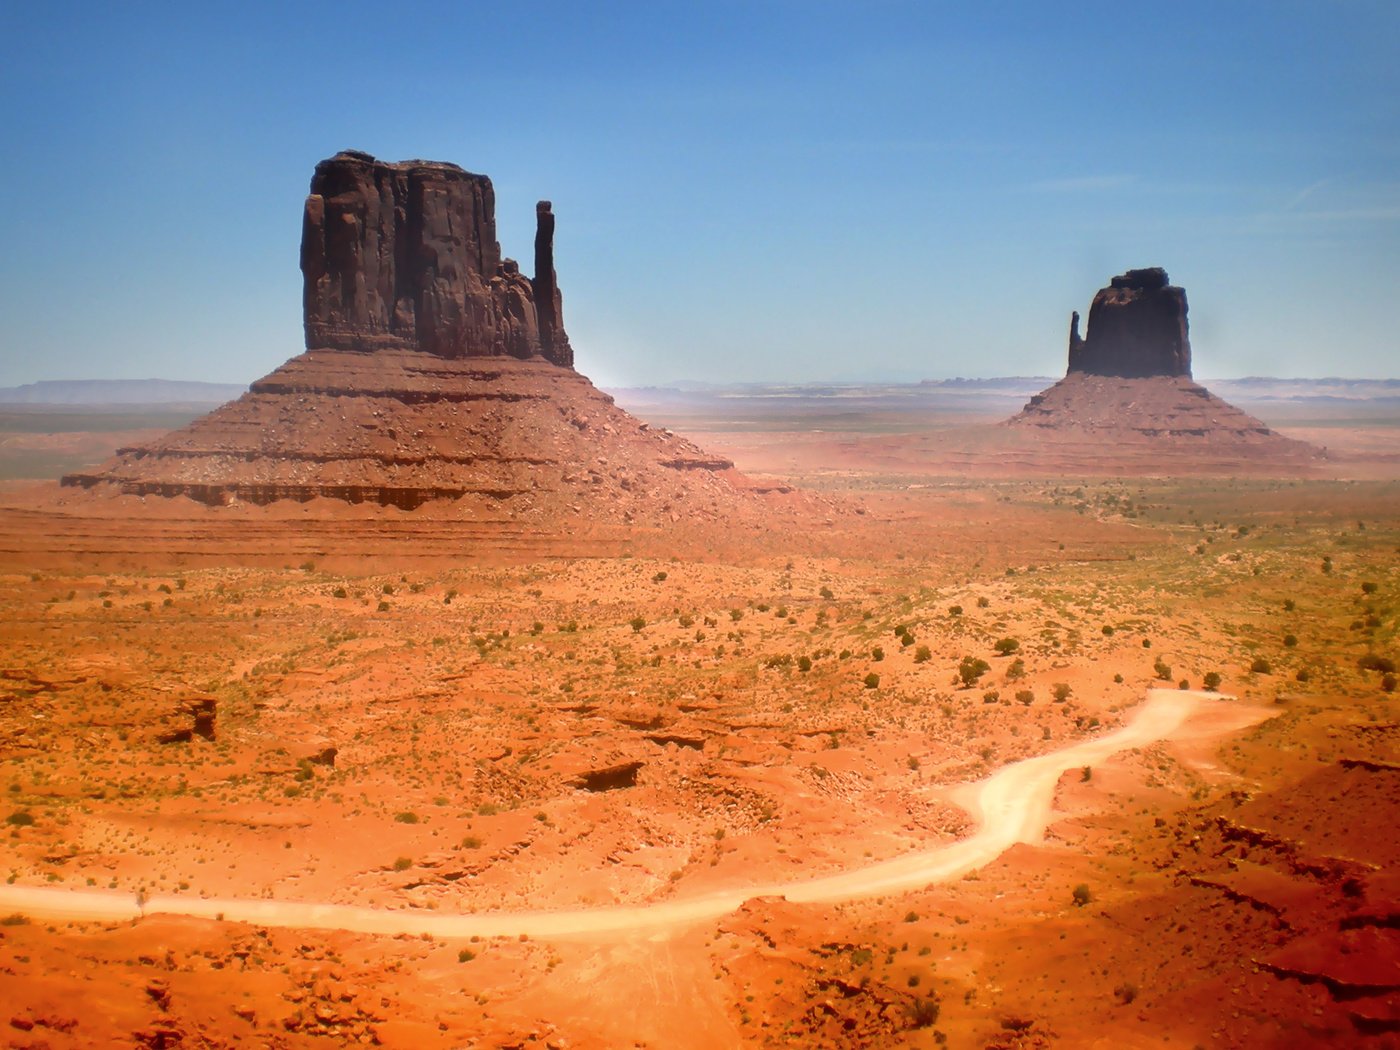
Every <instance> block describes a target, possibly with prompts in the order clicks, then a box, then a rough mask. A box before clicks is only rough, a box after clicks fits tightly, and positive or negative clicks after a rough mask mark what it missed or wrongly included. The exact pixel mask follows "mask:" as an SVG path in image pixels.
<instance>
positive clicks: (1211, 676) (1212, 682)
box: [1201, 671, 1221, 692]
mask: <svg viewBox="0 0 1400 1050" xmlns="http://www.w3.org/2000/svg"><path fill="white" fill-rule="evenodd" d="M1220 681H1221V679H1220V672H1219V671H1207V672H1206V675H1205V677H1204V678H1202V679H1201V685H1202V686H1203V687H1204V688H1206V689H1209V690H1210V691H1211V692H1215V690H1217V689H1219V688H1220Z"/></svg>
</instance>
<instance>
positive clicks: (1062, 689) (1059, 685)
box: [1050, 682, 1074, 704]
mask: <svg viewBox="0 0 1400 1050" xmlns="http://www.w3.org/2000/svg"><path fill="white" fill-rule="evenodd" d="M1073 692H1074V690H1073V689H1071V688H1070V687H1069V683H1068V682H1056V683H1055V685H1054V686H1053V687H1052V688H1051V690H1050V694H1051V695H1052V696H1053V697H1054V698H1055V703H1057V704H1063V703H1064V702H1065V701H1066V700H1068V699H1069V698H1070V694H1072V693H1073Z"/></svg>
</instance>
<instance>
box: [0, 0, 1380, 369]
mask: <svg viewBox="0 0 1400 1050" xmlns="http://www.w3.org/2000/svg"><path fill="white" fill-rule="evenodd" d="M105 6H106V8H107V9H106V10H103V9H101V5H96V4H90V3H84V4H76V5H64V4H62V3H45V4H18V3H12V4H3V5H0V49H2V51H0V54H3V60H2V61H0V141H3V142H4V143H5V156H4V159H3V162H2V163H0V245H3V251H2V252H0V385H9V384H15V383H22V382H29V381H33V380H37V379H59V378H145V377H151V376H158V377H163V378H173V379H208V380H217V381H225V382H246V381H250V380H252V379H254V378H256V377H257V376H259V375H262V374H264V373H266V372H267V371H269V370H270V369H272V368H274V367H276V366H277V365H278V364H280V363H281V362H282V361H283V360H285V359H286V358H287V357H289V356H291V355H293V354H295V353H297V352H298V351H299V350H300V349H301V317H300V294H301V276H300V273H299V271H298V269H297V258H298V256H297V242H298V239H299V237H300V229H301V227H300V215H301V206H302V200H303V198H304V196H305V193H306V189H307V185H308V182H309V180H310V177H311V171H312V169H313V167H314V166H315V164H316V162H317V161H318V160H320V159H322V158H324V157H327V156H330V155H331V154H333V153H335V152H336V151H337V150H340V149H343V148H355V149H362V150H367V151H369V152H371V153H374V154H375V155H377V156H380V157H383V158H385V159H388V160H400V159H405V158H409V157H426V158H431V159H435V160H450V161H454V162H456V163H459V164H461V165H462V166H463V167H466V168H469V169H471V170H473V171H479V172H484V173H486V174H488V175H490V176H491V177H492V179H493V181H494V182H495V185H496V197H497V209H498V222H499V229H500V236H501V241H502V248H503V250H504V251H505V253H506V254H507V255H511V256H515V257H517V258H521V259H523V260H526V261H527V266H528V259H529V258H530V253H531V245H532V237H533V222H534V203H535V201H536V200H537V199H541V198H548V199H551V200H553V201H554V206H555V207H554V210H555V212H556V214H557V215H558V217H559V219H558V222H559V227H558V235H557V243H556V257H557V267H558V271H559V277H560V284H561V287H562V288H563V291H564V297H565V298H564V305H565V317H566V321H567V324H568V327H569V331H570V335H571V337H572V339H573V342H574V345H575V349H576V352H577V356H578V366H579V368H580V370H581V371H583V372H585V373H586V374H588V375H590V376H592V377H593V378H594V379H595V380H597V381H599V382H600V383H604V384H612V385H622V384H640V383H659V382H666V381H669V380H676V379H691V380H716V381H742V380H831V379H849V380H859V379H865V378H868V379H919V378H941V377H950V376H990V375H1012V374H1021V375H1026V374H1045V375H1048V374H1058V373H1060V372H1062V371H1063V368H1064V353H1065V345H1064V344H1065V331H1066V327H1067V323H1068V318H1069V313H1070V311H1071V310H1074V309H1078V310H1080V311H1081V312H1082V311H1084V310H1085V309H1086V308H1087V306H1088V303H1089V300H1090V299H1091V298H1092V296H1093V293H1094V291H1095V290H1096V289H1097V288H1099V287H1100V286H1102V285H1103V284H1105V283H1107V280H1108V278H1109V277H1111V276H1112V275H1113V274H1115V273H1119V272H1121V271H1122V270H1124V269H1127V268H1129V267H1136V266H1151V265H1160V266H1165V267H1166V268H1167V269H1168V271H1169V272H1170V273H1171V275H1172V278H1173V280H1174V281H1175V282H1176V283H1179V284H1182V285H1184V286H1185V288H1186V290H1187V293H1188V295H1189V298H1190V303H1191V322H1192V344H1193V348H1194V351H1195V358H1196V374H1197V375H1198V376H1200V377H1207V378H1209V377H1213V376H1214V377H1220V376H1238V375H1248V374H1271V375H1352V376H1386V377H1390V376H1396V375H1400V4H1396V3H1394V2H1392V0H1376V2H1369V0H1325V2H1324V0H1318V2H1314V3H1290V2H1286V0H1283V2H1268V3H1265V2H1258V3H1247V2H1228V0H1213V2H1210V3H1192V2H1185V3H1172V4H1167V3H1159V4H1155V5H1141V4H1123V3H1064V4H1051V3H1044V4H1029V3H1025V4H1017V3H986V4H968V3H965V2H964V3H932V2H930V3H897V2H882V0H873V2H869V0H868V2H865V3H859V4H855V3H851V4H844V3H821V2H796V0H794V2H780V0H749V2H742V3H727V2H713V0H712V2H707V3H704V4H680V3H667V2H665V0H654V2H651V3H645V4H621V3H618V4H607V3H604V4H598V5H586V4H550V3H535V4H529V5H519V4H510V5H505V4H493V5H483V4H474V3H445V4H408V3H405V4H401V5H386V4H383V3H375V4H361V3H356V2H343V3H338V4H335V5H330V6H328V5H310V4H275V5H274V4H268V5H260V4H257V3H238V4H228V5H222V4H214V3H201V4H189V3H181V4H168V5H159V4H143V3H132V4H122V5H105Z"/></svg>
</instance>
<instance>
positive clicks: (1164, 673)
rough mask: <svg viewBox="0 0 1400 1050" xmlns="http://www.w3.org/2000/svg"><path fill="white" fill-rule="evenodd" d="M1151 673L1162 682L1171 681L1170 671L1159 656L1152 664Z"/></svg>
mask: <svg viewBox="0 0 1400 1050" xmlns="http://www.w3.org/2000/svg"><path fill="white" fill-rule="evenodd" d="M1152 673H1153V674H1155V675H1156V676H1157V677H1158V679H1160V680H1161V681H1163V682H1170V681H1171V680H1172V669H1171V667H1170V666H1169V665H1168V664H1167V663H1166V661H1165V660H1163V659H1162V658H1161V657H1160V656H1159V657H1157V659H1156V660H1154V661H1153V662H1152Z"/></svg>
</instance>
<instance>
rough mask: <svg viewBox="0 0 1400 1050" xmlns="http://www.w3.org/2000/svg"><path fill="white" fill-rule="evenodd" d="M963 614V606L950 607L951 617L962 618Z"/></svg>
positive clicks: (949, 613)
mask: <svg viewBox="0 0 1400 1050" xmlns="http://www.w3.org/2000/svg"><path fill="white" fill-rule="evenodd" d="M962 612H963V610H962V606H961V605H950V606H948V615H949V616H961V615H962Z"/></svg>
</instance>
